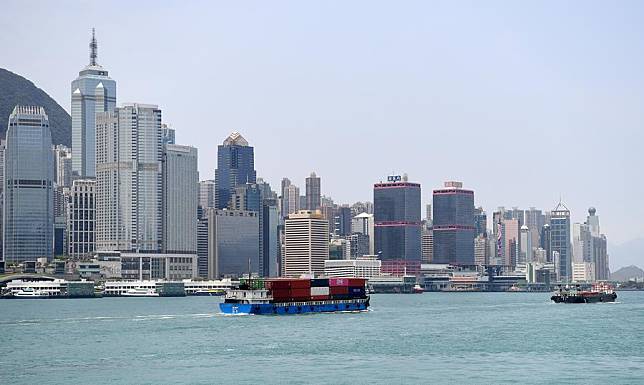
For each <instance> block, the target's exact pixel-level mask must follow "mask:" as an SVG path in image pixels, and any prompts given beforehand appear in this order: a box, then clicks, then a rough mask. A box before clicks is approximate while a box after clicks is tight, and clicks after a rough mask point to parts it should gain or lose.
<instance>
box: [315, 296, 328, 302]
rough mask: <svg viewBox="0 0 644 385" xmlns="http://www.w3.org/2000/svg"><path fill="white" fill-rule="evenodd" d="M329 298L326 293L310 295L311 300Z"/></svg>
mask: <svg viewBox="0 0 644 385" xmlns="http://www.w3.org/2000/svg"><path fill="white" fill-rule="evenodd" d="M327 299H329V296H328V295H312V296H311V300H313V301H326V300H327Z"/></svg>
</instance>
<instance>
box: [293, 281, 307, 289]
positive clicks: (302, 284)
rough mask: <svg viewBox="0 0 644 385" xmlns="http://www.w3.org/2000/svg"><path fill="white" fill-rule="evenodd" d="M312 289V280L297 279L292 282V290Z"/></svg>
mask: <svg viewBox="0 0 644 385" xmlns="http://www.w3.org/2000/svg"><path fill="white" fill-rule="evenodd" d="M310 287H311V280H310V279H295V280H292V281H291V289H309V288H310Z"/></svg>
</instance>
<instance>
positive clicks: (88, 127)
mask: <svg viewBox="0 0 644 385" xmlns="http://www.w3.org/2000/svg"><path fill="white" fill-rule="evenodd" d="M89 47H90V54H89V65H88V66H86V67H85V68H83V70H82V71H80V72H79V74H78V78H76V79H75V80H74V81H73V82H72V109H71V111H72V113H71V116H72V172H73V174H74V175H75V176H76V177H91V178H93V177H95V176H96V148H97V143H96V114H97V113H99V112H106V111H112V110H113V109H114V108H115V107H116V82H115V81H114V80H112V79H111V78H110V77H109V76H108V73H107V70H106V69H105V68H103V67H101V66H100V65H99V64H98V63H97V62H96V58H97V56H98V55H97V53H98V44H97V43H96V38H95V36H94V30H92V41H91V42H90V44H89Z"/></svg>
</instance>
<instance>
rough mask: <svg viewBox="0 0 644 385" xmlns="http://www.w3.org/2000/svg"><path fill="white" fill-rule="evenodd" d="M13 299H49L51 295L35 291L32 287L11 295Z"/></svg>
mask: <svg viewBox="0 0 644 385" xmlns="http://www.w3.org/2000/svg"><path fill="white" fill-rule="evenodd" d="M11 296H12V297H13V298H20V299H28V298H49V294H48V293H47V292H45V291H42V290H34V289H33V288H31V287H25V288H23V289H20V290H17V291H15V292H13V293H12V294H11Z"/></svg>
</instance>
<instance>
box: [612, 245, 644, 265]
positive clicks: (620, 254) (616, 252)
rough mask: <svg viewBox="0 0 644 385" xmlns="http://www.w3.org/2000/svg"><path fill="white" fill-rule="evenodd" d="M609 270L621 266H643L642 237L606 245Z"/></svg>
mask: <svg viewBox="0 0 644 385" xmlns="http://www.w3.org/2000/svg"><path fill="white" fill-rule="evenodd" d="M608 256H609V258H610V266H611V270H616V269H617V268H619V267H623V266H630V265H636V266H644V238H638V239H633V240H631V241H628V242H624V243H622V244H619V245H614V244H609V245H608Z"/></svg>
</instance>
